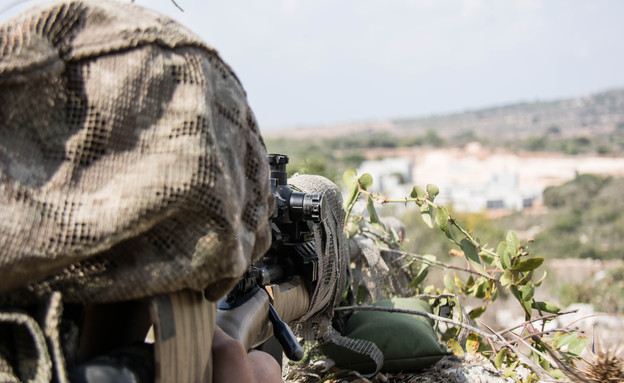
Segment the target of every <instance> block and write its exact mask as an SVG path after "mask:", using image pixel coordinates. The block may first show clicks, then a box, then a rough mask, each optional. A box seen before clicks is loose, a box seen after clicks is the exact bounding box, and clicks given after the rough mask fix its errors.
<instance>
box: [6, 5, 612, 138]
mask: <svg viewBox="0 0 624 383" xmlns="http://www.w3.org/2000/svg"><path fill="white" fill-rule="evenodd" d="M37 2H38V1H30V2H28V3H27V5H32V4H35V3H37ZM176 2H177V3H178V4H179V5H180V6H181V7H182V8H183V9H184V10H185V12H181V11H180V10H178V9H177V8H176V7H175V5H174V4H173V3H172V2H171V1H170V0H151V1H149V0H137V1H136V3H137V4H139V5H143V6H147V7H149V8H152V9H154V10H157V11H159V12H161V13H165V14H167V15H169V16H171V17H173V18H174V19H177V20H178V21H180V22H181V23H182V24H183V25H185V26H187V27H188V28H190V29H191V30H193V31H194V32H195V33H197V34H198V35H199V36H200V37H202V38H203V39H204V40H206V41H207V42H208V44H209V45H211V46H213V47H215V48H216V49H217V50H218V51H219V52H220V54H221V56H222V57H223V58H224V60H225V61H226V62H228V63H229V64H230V65H231V66H232V68H233V69H234V71H235V72H236V73H237V75H238V76H239V78H240V79H241V82H242V83H243V86H244V87H245V89H246V91H247V94H248V97H249V102H250V104H251V107H252V109H253V110H254V112H255V114H256V117H257V119H258V122H259V124H260V126H261V127H262V128H263V129H271V128H285V127H297V126H310V125H332V124H336V123H345V122H355V121H368V120H383V119H400V118H412V117H426V116H430V115H439V114H446V113H461V112H463V111H466V110H475V109H481V108H488V107H495V106H501V105H507V104H515V103H520V102H534V101H549V100H555V99H561V98H573V97H579V96H585V95H589V94H593V93H597V92H601V91H605V90H609V89H614V88H619V87H624V71H622V70H621V68H624V52H623V51H622V50H621V49H619V46H620V38H621V36H624V23H622V22H621V20H620V19H621V15H622V14H624V12H623V11H624V2H621V1H618V0H602V1H597V2H591V3H589V2H584V1H581V0H573V1H567V0H550V1H546V0H510V1H504V2H500V1H499V2H497V1H494V0H451V1H445V2H439V1H435V0H395V1H392V2H383V1H379V0H237V1H231V2H225V1H221V2H218V1H210V2H200V1H197V0H195V1H185V0H176ZM23 8H24V5H18V6H16V7H13V8H11V9H9V10H8V11H5V12H4V13H3V14H0V19H6V18H7V17H9V16H11V15H13V14H15V13H16V12H17V11H18V10H20V9H23Z"/></svg>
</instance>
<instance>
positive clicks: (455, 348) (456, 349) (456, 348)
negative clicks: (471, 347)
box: [447, 339, 464, 357]
mask: <svg viewBox="0 0 624 383" xmlns="http://www.w3.org/2000/svg"><path fill="white" fill-rule="evenodd" d="M447 344H448V347H449V349H451V352H453V354H455V355H457V356H459V357H462V356H464V350H462V348H461V346H460V345H459V343H457V341H456V340H455V339H449V340H448V342H447Z"/></svg>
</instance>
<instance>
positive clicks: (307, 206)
mask: <svg viewBox="0 0 624 383" xmlns="http://www.w3.org/2000/svg"><path fill="white" fill-rule="evenodd" d="M325 205H326V203H325V199H324V198H323V195H322V194H320V193H299V192H293V193H292V194H291V195H290V211H291V213H292V214H293V215H296V216H299V217H301V219H303V220H305V221H312V222H315V223H319V222H323V221H324V220H325V215H326V214H327V211H326V206H325Z"/></svg>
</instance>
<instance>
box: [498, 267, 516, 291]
mask: <svg viewBox="0 0 624 383" xmlns="http://www.w3.org/2000/svg"><path fill="white" fill-rule="evenodd" d="M500 283H501V285H503V287H506V286H509V285H511V284H512V283H513V274H512V273H511V271H509V270H505V272H504V273H503V275H502V276H501V278H500Z"/></svg>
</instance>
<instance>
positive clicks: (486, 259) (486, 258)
mask: <svg viewBox="0 0 624 383" xmlns="http://www.w3.org/2000/svg"><path fill="white" fill-rule="evenodd" d="M479 257H481V259H482V260H483V262H485V263H486V264H488V265H490V266H491V265H493V264H494V257H493V256H491V255H490V254H488V253H486V252H485V251H482V252H480V253H479Z"/></svg>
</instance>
